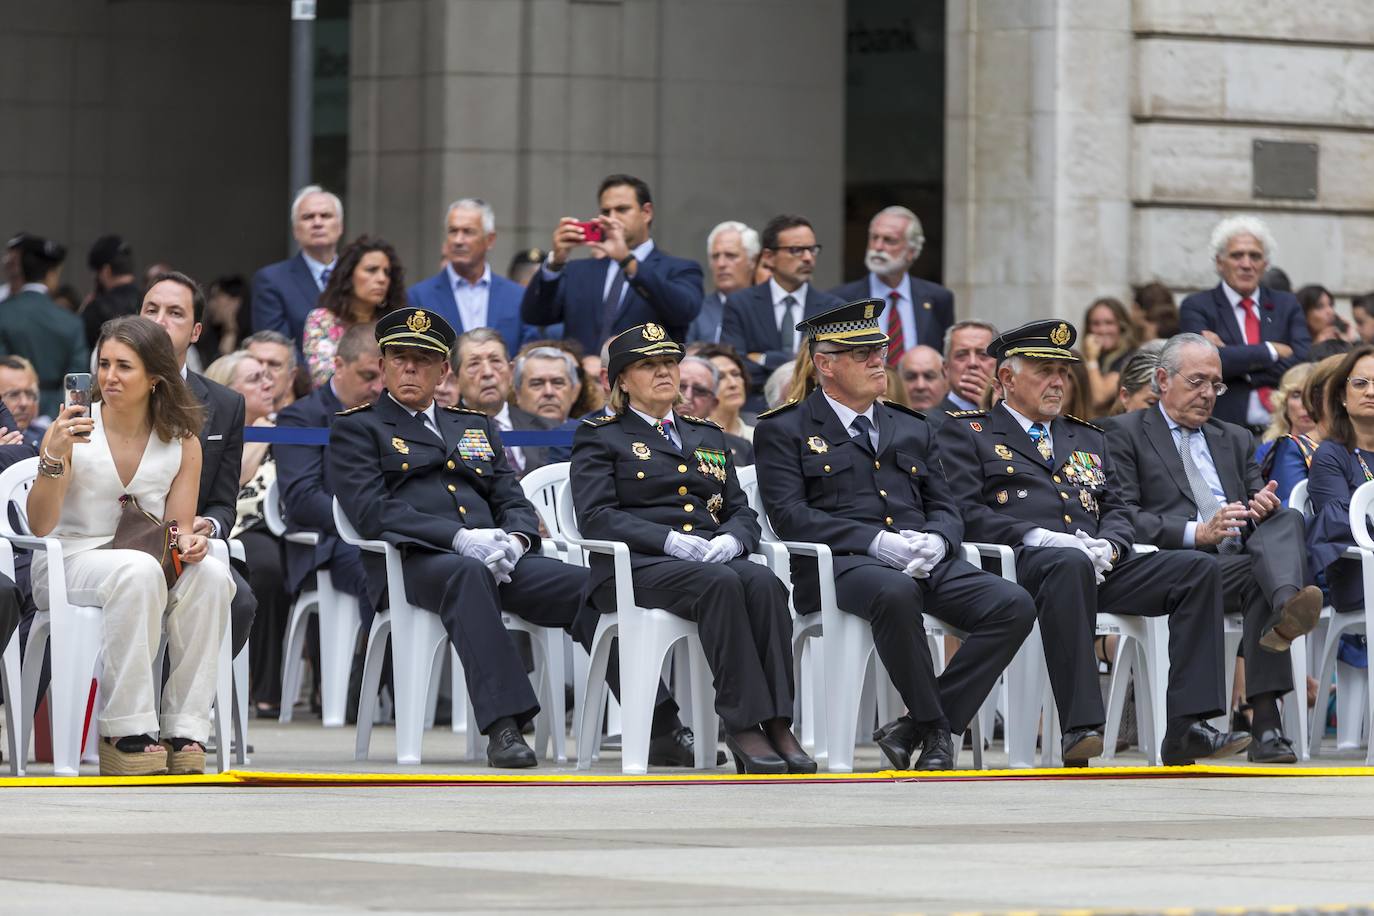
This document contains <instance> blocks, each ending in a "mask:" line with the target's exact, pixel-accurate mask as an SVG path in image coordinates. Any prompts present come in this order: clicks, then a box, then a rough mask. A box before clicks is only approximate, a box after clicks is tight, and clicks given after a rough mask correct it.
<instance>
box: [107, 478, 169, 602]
mask: <svg viewBox="0 0 1374 916" xmlns="http://www.w3.org/2000/svg"><path fill="white" fill-rule="evenodd" d="M177 533H178V532H177V523H176V519H172V520H171V521H170V522H161V521H158V519H157V518H156V517H155V516H153V515H152V514H150V513H148V512H146V511H144V509H143V507H142V506H140V505H139V504H138V500H137V499H135V498H134V496H133V494H131V493H125V494H124V495H123V496H121V497H119V522H118V524H116V525H115V533H114V541H112V542H111V543H110V546H111V547H113V548H115V549H117V550H141V551H143V552H144V553H146V554H149V555H150V556H152V558H153V559H155V560H157V561H158V563H160V564H162V574H163V575H164V576H165V577H166V578H167V587H168V588H171V587H172V586H173V585H176V582H177V577H178V576H180V575H181V548H179V547H178V546H177Z"/></svg>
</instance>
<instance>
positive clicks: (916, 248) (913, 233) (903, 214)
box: [868, 206, 926, 261]
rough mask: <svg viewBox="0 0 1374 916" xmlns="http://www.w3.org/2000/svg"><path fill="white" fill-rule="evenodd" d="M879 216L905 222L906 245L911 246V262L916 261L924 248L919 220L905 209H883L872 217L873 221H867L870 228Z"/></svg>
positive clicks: (922, 228) (923, 237)
mask: <svg viewBox="0 0 1374 916" xmlns="http://www.w3.org/2000/svg"><path fill="white" fill-rule="evenodd" d="M880 216H896V217H900V218H901V219H904V220H906V221H907V224H906V243H907V244H908V245H910V246H911V260H913V261H914V260H916V259H917V258H919V257H920V256H921V249H923V248H925V247H926V233H925V228H924V227H923V226H922V225H921V218H920V217H919V216H917V215H916V214H915V213H913V212H911V211H910V210H908V209H907V208H906V207H898V206H892V207H883V208H882V209H881V210H879V211H878V212H877V213H875V214H874V215H873V219H871V220H869V221H868V225H869V226H870V227H872V225H873V220H874V219H877V218H878V217H880Z"/></svg>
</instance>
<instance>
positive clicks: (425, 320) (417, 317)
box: [406, 311, 430, 334]
mask: <svg viewBox="0 0 1374 916" xmlns="http://www.w3.org/2000/svg"><path fill="white" fill-rule="evenodd" d="M406 327H408V328H410V329H411V330H412V331H414V332H415V333H416V334H423V333H425V332H426V331H428V330H429V327H430V320H429V316H428V315H426V314H425V313H424V312H423V311H416V312H415V314H413V315H411V316H410V317H409V318H407V319H406Z"/></svg>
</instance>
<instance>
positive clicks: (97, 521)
mask: <svg viewBox="0 0 1374 916" xmlns="http://www.w3.org/2000/svg"><path fill="white" fill-rule="evenodd" d="M100 407H101V405H100V404H99V403H95V404H92V405H91V418H92V419H93V420H95V429H94V430H92V431H91V441H90V442H87V443H78V444H76V445H73V446H72V460H71V465H72V466H71V470H69V471H68V472H67V473H69V474H71V483H70V484H68V485H67V495H66V497H65V498H64V499H63V500H62V513H61V515H59V516H58V519H57V527H56V528H54V529H53V530H52V533H51V534H50V535H49V537H55V538H58V539H60V540H61V541H62V555H63V556H64V557H69V556H72V555H74V554H78V553H83V552H85V551H87V550H94V549H95V548H97V547H104V546H105V545H107V544H109V543H110V541H111V540H113V539H114V533H115V526H116V525H117V524H118V523H119V511H120V510H119V497H120V496H122V495H124V494H125V493H131V494H133V496H134V498H135V499H137V500H138V504H139V505H140V506H141V507H143V510H144V511H145V512H148V513H150V514H152V515H154V516H156V517H157V518H162V515H163V512H164V510H165V509H166V507H167V493H168V491H169V490H171V488H172V481H173V480H175V479H176V476H177V472H178V471H180V470H181V440H180V439H174V440H172V441H171V442H163V441H162V440H161V439H159V438H158V435H157V431H156V430H154V431H152V432H151V433H150V434H149V435H148V445H147V447H146V448H145V449H144V451H143V458H142V460H140V461H139V463H138V470H137V471H136V472H134V477H133V479H132V480H131V481H129V485H128V486H127V487H126V486H124V484H122V483H121V482H120V480H119V471H118V470H116V468H115V463H114V456H113V455H111V454H110V442H109V440H108V439H106V438H105V425H104V424H103V423H102V422H101V420H100ZM177 521H178V523H180V524H181V526H182V527H183V528H189V526H190V524H191V521H192V520H191V519H189V518H188V519H177Z"/></svg>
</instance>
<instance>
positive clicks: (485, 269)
mask: <svg viewBox="0 0 1374 916" xmlns="http://www.w3.org/2000/svg"><path fill="white" fill-rule="evenodd" d="M444 270H445V271H446V272H447V273H448V285H449V286H452V287H453V288H454V289H458V288H459V287H463V286H470V287H472V288H473V289H480V288H481V287H483V286H491V265H490V264H483V265H482V276H481V277H479V278H478V279H477V282H476V283H469V282H468V281H467V278H466V277H464V276H462V275H461V274H459V273H458V271H456V270H454V269H453V265H452V264H445V265H444Z"/></svg>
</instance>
